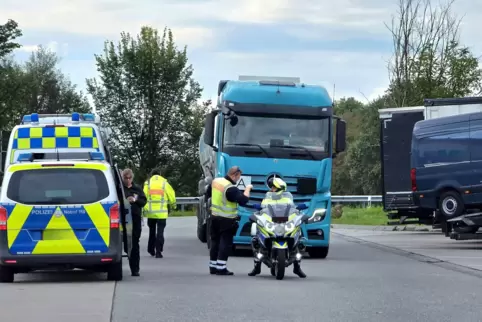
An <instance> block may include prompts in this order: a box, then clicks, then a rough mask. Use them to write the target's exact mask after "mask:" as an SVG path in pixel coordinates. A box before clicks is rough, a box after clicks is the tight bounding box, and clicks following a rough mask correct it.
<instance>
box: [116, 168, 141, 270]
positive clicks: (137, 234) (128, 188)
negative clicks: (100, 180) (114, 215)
mask: <svg viewBox="0 0 482 322" xmlns="http://www.w3.org/2000/svg"><path fill="white" fill-rule="evenodd" d="M133 179H134V173H133V172H132V170H131V169H125V170H124V171H122V180H123V181H124V193H125V195H126V197H127V200H129V203H130V204H131V214H132V249H131V255H130V256H129V266H130V268H131V275H132V276H139V262H140V254H139V241H140V238H141V233H142V208H143V207H144V206H145V205H146V203H147V198H146V195H145V194H144V191H143V190H142V188H141V187H139V186H138V185H136V184H135V183H133V182H132V180H133Z"/></svg>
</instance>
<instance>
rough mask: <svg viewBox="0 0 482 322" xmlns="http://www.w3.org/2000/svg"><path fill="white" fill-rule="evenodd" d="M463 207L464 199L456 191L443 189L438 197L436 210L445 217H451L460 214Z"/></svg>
mask: <svg viewBox="0 0 482 322" xmlns="http://www.w3.org/2000/svg"><path fill="white" fill-rule="evenodd" d="M464 208H465V205H464V201H463V200H462V198H461V197H460V194H459V193H458V192H457V191H454V190H449V191H445V192H443V193H442V194H441V195H440V197H439V202H438V210H439V211H440V214H441V215H442V217H444V218H445V219H451V218H455V217H458V216H460V215H462V214H463V212H464Z"/></svg>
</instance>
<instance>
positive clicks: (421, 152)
mask: <svg viewBox="0 0 482 322" xmlns="http://www.w3.org/2000/svg"><path fill="white" fill-rule="evenodd" d="M469 142H470V136H469V131H468V129H466V130H463V131H461V132H452V133H444V134H440V135H432V136H427V137H424V138H420V139H419V140H418V144H417V145H418V149H417V150H418V162H417V163H418V166H421V167H423V166H424V165H430V164H436V163H457V162H464V161H470V149H469Z"/></svg>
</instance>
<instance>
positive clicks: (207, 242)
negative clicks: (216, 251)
mask: <svg viewBox="0 0 482 322" xmlns="http://www.w3.org/2000/svg"><path fill="white" fill-rule="evenodd" d="M210 227H211V223H210V222H209V219H208V220H207V221H206V244H207V246H208V249H211V228H210Z"/></svg>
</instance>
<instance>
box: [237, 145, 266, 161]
mask: <svg viewBox="0 0 482 322" xmlns="http://www.w3.org/2000/svg"><path fill="white" fill-rule="evenodd" d="M233 145H234V146H257V147H258V148H259V149H260V150H261V151H263V152H264V154H266V156H267V157H268V158H271V155H269V153H268V151H266V150H265V149H264V148H263V147H262V146H261V145H259V144H253V143H235V144H233Z"/></svg>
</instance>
